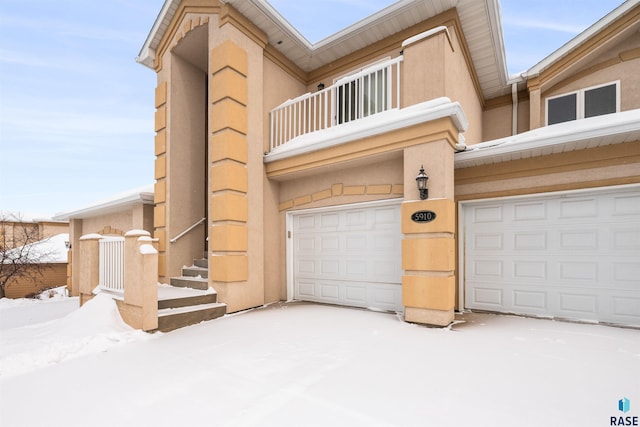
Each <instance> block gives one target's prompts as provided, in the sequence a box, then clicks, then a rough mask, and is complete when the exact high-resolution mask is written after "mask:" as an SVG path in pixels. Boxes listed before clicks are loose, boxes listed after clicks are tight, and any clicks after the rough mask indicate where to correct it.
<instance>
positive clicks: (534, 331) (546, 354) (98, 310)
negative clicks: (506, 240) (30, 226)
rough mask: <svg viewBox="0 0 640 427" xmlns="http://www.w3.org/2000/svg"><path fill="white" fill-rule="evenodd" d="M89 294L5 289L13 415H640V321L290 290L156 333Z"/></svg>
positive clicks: (432, 419) (175, 419) (424, 422)
mask: <svg viewBox="0 0 640 427" xmlns="http://www.w3.org/2000/svg"><path fill="white" fill-rule="evenodd" d="M75 307H77V299H64V298H63V299H57V300H53V301H38V302H33V301H31V302H27V301H25V300H19V301H17V302H11V303H8V302H6V300H0V325H1V326H2V328H1V330H0V425H2V426H3V427H10V426H252V425H255V426H271V425H277V426H315V425H318V426H359V425H362V426H378V425H380V426H453V425H456V426H458V425H465V426H609V425H611V417H620V416H629V417H633V416H639V415H640V331H638V330H632V329H620V328H613V327H605V326H597V325H585V324H574V323H563V322H554V321H551V320H540V319H526V318H520V317H512V316H498V315H489V314H465V315H464V316H460V319H461V320H462V321H461V322H459V323H456V324H455V325H454V326H452V327H450V328H447V329H436V328H427V327H422V326H417V325H412V324H407V323H404V322H402V321H401V320H400V319H399V318H398V317H397V316H395V315H393V314H388V313H379V312H373V311H367V310H359V309H349V308H338V307H332V306H326V305H315V304H307V303H289V304H274V305H270V306H267V307H264V308H260V309H256V310H251V311H248V312H244V313H240V314H235V315H228V316H225V317H223V318H220V319H217V320H214V321H210V322H205V323H201V324H199V325H194V326H191V327H188V328H183V329H180V330H177V331H173V332H170V333H165V334H161V333H158V334H154V335H148V334H145V333H142V332H139V331H134V330H131V329H130V328H129V327H128V326H126V325H125V324H124V323H123V322H122V320H121V319H120V317H119V315H118V312H117V309H116V307H115V304H114V303H113V302H112V301H111V300H109V299H104V298H96V299H94V300H93V301H91V302H90V303H88V304H86V305H85V306H84V307H83V308H82V309H77V308H75ZM36 309H37V310H38V315H37V316H36V315H34V314H33V313H34V312H35V311H34V310H36ZM65 312H67V313H68V314H67V315H66V316H65V315H64V313H65ZM29 322H30V324H26V323H29ZM623 397H626V398H628V399H629V400H630V405H631V406H630V407H631V409H630V411H628V412H626V413H623V412H621V411H619V410H618V400H620V399H622V398H623Z"/></svg>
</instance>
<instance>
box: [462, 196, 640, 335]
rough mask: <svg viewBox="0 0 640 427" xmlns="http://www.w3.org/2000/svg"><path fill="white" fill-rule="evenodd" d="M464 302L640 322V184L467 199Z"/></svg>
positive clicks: (579, 317) (491, 307) (495, 308)
mask: <svg viewBox="0 0 640 427" xmlns="http://www.w3.org/2000/svg"><path fill="white" fill-rule="evenodd" d="M463 214H464V234H465V235H464V242H465V248H464V259H465V261H464V282H465V305H466V307H468V308H471V309H482V310H489V311H498V312H510V313H518V314H528V315H539V316H553V317H560V318H568V319H576V320H591V321H601V322H612V323H617V324H627V325H640V188H639V187H626V188H624V187H619V188H616V189H600V190H597V191H589V192H573V193H564V194H552V195H545V196H539V197H533V196H532V197H527V198H510V199H501V200H492V201H486V202H470V203H465V204H463Z"/></svg>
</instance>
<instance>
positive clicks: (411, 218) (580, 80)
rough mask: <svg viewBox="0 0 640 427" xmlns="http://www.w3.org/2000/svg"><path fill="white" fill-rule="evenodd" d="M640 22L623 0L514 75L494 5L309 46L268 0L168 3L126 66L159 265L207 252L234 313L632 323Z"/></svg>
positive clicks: (435, 13)
mask: <svg viewBox="0 0 640 427" xmlns="http://www.w3.org/2000/svg"><path fill="white" fill-rule="evenodd" d="M639 30H640V2H639V1H638V0H631V1H627V2H625V3H623V4H622V5H621V6H620V7H618V8H617V9H615V10H614V11H612V12H611V13H610V14H608V15H607V16H605V17H604V18H602V19H601V20H599V21H598V22H597V23H595V24H594V25H593V26H591V27H590V28H588V29H587V30H586V31H584V32H583V33H581V34H580V35H579V36H577V37H576V38H575V39H573V40H572V41H570V42H569V43H567V44H565V45H564V46H563V47H562V48H560V49H559V50H557V51H556V52H554V53H553V54H551V55H550V56H549V57H547V58H545V59H544V60H543V61H541V62H540V63H539V64H536V65H534V66H533V67H532V68H531V69H530V70H528V71H526V72H524V73H522V74H520V75H516V76H509V75H508V73H507V71H506V66H505V49H504V44H503V37H502V28H501V22H500V10H499V4H498V1H497V0H415V1H410V0H402V1H399V2H397V3H394V4H393V5H391V6H389V7H387V8H385V9H384V10H382V11H380V12H379V13H377V14H374V15H372V16H371V17H369V18H367V19H364V20H362V21H360V22H358V23H356V24H354V25H353V26H351V27H349V28H346V29H344V30H342V31H340V32H338V33H336V34H335V35H333V36H331V37H329V38H327V39H324V40H323V41H321V42H319V43H316V44H310V43H309V42H308V41H306V40H305V39H304V37H302V36H301V35H300V33H299V32H298V31H297V30H296V29H295V28H293V27H292V26H291V25H290V24H289V23H288V22H287V21H286V20H285V19H284V18H282V16H280V15H279V14H278V12H277V11H276V10H275V9H274V8H273V7H272V6H270V5H269V3H268V2H267V1H266V0H225V1H217V0H208V1H206V0H182V1H180V0H166V1H165V3H164V5H163V7H162V10H161V11H160V13H159V16H158V18H157V20H156V22H155V24H154V25H153V27H152V29H151V32H150V34H149V35H148V37H147V39H146V41H145V43H144V46H143V47H142V50H141V52H140V55H139V57H138V58H137V60H138V61H139V62H140V63H142V64H144V65H146V66H148V67H150V68H151V69H153V70H155V71H156V73H157V82H158V84H157V89H156V93H155V107H156V115H155V131H156V132H157V133H156V137H155V155H156V161H155V178H156V183H155V214H154V230H155V231H154V236H155V237H156V238H157V239H159V240H158V249H159V271H158V275H159V279H160V280H161V281H163V282H165V281H166V282H168V281H169V278H171V277H172V276H179V275H180V274H181V269H182V267H183V266H185V265H191V263H192V262H193V261H192V260H193V259H197V258H201V257H202V253H203V252H206V253H207V254H208V255H207V256H208V262H209V269H210V271H209V279H208V282H209V285H210V286H211V287H213V288H214V289H215V290H216V291H217V293H218V295H219V298H220V300H221V301H222V302H224V303H226V304H227V306H228V311H229V312H234V311H238V310H242V309H247V308H250V307H255V306H259V305H262V304H264V303H269V302H273V301H278V300H288V299H297V300H308V301H318V302H327V303H332V304H343V305H348V306H358V307H374V308H378V309H387V310H397V311H401V312H403V313H404V318H405V319H406V320H407V321H409V322H417V323H424V324H433V325H448V324H449V323H450V322H451V321H452V320H453V318H454V309H459V310H462V309H476V310H488V311H494V312H506V313H518V314H523V315H534V316H545V317H547V316H548V317H557V318H567V319H577V320H590V321H601V322H610V323H616V324H626V325H636V326H637V325H640V279H638V278H639V277H640V143H639V139H640V73H638V70H640V37H639V36H638V31H639ZM422 166H424V171H425V172H426V175H428V198H427V199H426V200H421V197H420V192H419V190H418V188H417V181H416V178H417V176H418V174H419V172H420V170H421V167H422ZM69 218H72V217H71V216H69ZM202 218H205V219H206V224H207V225H206V227H203V226H195V227H193V228H192V227H191V226H192V225H194V224H195V225H197V224H199V223H200V221H201V219H202ZM74 224H75V222H74V220H73V219H72V230H73V227H74ZM120 228H121V229H123V230H124V228H123V227H122V226H121V227H120ZM97 229H99V227H85V226H83V227H82V232H83V233H86V232H94V231H96V230H97ZM187 230H189V231H188V232H187V233H186V234H184V232H185V231H187ZM72 234H73V231H72ZM75 235H76V236H77V235H78V233H75ZM178 236H180V238H178ZM74 245H75V238H74Z"/></svg>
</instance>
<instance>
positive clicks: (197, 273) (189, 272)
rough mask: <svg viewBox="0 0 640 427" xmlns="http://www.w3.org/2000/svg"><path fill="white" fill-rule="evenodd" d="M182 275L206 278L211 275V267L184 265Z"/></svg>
mask: <svg viewBox="0 0 640 427" xmlns="http://www.w3.org/2000/svg"><path fill="white" fill-rule="evenodd" d="M182 275H183V276H188V277H202V278H203V279H206V278H207V277H209V269H208V268H203V267H197V266H193V267H182Z"/></svg>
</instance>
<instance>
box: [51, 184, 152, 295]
mask: <svg viewBox="0 0 640 427" xmlns="http://www.w3.org/2000/svg"><path fill="white" fill-rule="evenodd" d="M54 219H56V220H59V221H67V222H68V223H69V243H70V255H69V281H68V283H67V287H68V288H69V293H70V294H71V295H73V296H78V295H79V293H80V265H79V263H74V262H73V260H74V258H76V256H74V254H76V253H77V250H76V249H77V248H79V246H80V245H79V242H80V237H81V236H83V235H85V234H90V233H93V234H100V235H101V236H104V237H111V238H119V239H123V238H124V237H123V236H124V234H125V232H126V231H128V230H146V231H148V232H152V231H153V185H147V186H144V187H140V188H134V189H131V190H129V191H125V192H122V193H118V194H114V195H113V196H111V197H109V198H106V199H104V200H99V201H96V202H94V203H91V204H89V205H88V206H84V207H81V208H77V209H74V210H70V211H67V212H60V213H58V214H56V215H55V216H54Z"/></svg>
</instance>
